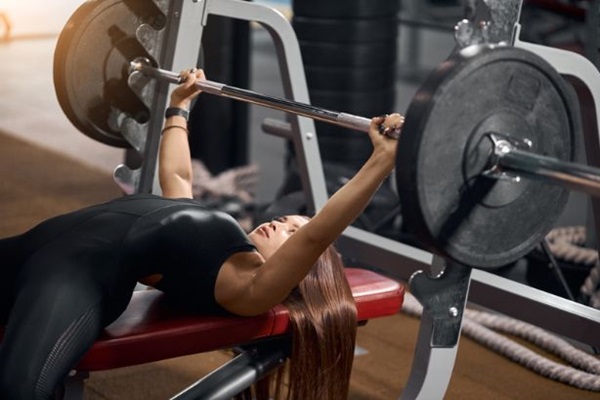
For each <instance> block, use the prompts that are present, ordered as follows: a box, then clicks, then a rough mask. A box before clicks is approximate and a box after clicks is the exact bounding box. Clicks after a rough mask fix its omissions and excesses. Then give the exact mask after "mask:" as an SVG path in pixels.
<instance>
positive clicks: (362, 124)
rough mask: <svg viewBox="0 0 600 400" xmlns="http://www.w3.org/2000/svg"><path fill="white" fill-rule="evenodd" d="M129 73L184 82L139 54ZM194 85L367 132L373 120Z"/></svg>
mask: <svg viewBox="0 0 600 400" xmlns="http://www.w3.org/2000/svg"><path fill="white" fill-rule="evenodd" d="M128 72H129V74H134V73H136V72H140V73H142V74H144V75H145V76H149V77H152V78H154V79H159V80H163V81H166V82H170V83H176V84H180V83H182V79H181V76H180V75H179V74H177V73H175V72H173V71H168V70H165V69H161V68H157V67H154V66H153V65H152V62H151V61H150V60H149V59H148V58H146V57H137V58H136V59H134V60H133V61H131V63H130V64H129V68H128ZM195 85H196V87H197V88H198V89H200V90H202V91H203V92H206V93H210V94H213V95H217V96H222V97H227V98H230V99H233V100H240V101H244V102H246V103H251V104H256V105H259V106H263V107H268V108H272V109H274V110H279V111H285V112H288V113H292V114H295V115H300V116H303V117H309V118H312V119H315V120H318V121H323V122H328V123H330V124H334V125H338V126H341V127H343V128H349V129H354V130H357V131H361V132H368V131H369V127H370V124H371V120H370V119H369V118H365V117H359V116H357V115H352V114H348V113H344V112H339V111H332V110H326V109H324V108H321V107H315V106H313V105H311V104H305V103H301V102H298V101H293V100H288V99H284V98H281V97H277V96H270V95H266V94H262V93H258V92H254V91H252V90H248V89H242V88H238V87H235V86H229V85H225V84H223V83H219V82H214V81H210V80H208V79H199V80H196V82H195ZM383 133H385V134H386V135H388V136H390V137H392V138H393V139H398V137H399V132H397V131H385V132H383Z"/></svg>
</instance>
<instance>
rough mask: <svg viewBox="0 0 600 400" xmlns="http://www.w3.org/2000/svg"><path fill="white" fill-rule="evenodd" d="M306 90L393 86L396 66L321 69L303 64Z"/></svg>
mask: <svg viewBox="0 0 600 400" xmlns="http://www.w3.org/2000/svg"><path fill="white" fill-rule="evenodd" d="M304 72H305V74H306V83H307V84H308V88H309V90H310V89H317V90H347V91H352V90H373V89H384V88H389V87H393V86H394V82H395V81H396V65H394V64H392V65H384V66H375V67H323V66H320V65H311V64H308V63H305V64H304Z"/></svg>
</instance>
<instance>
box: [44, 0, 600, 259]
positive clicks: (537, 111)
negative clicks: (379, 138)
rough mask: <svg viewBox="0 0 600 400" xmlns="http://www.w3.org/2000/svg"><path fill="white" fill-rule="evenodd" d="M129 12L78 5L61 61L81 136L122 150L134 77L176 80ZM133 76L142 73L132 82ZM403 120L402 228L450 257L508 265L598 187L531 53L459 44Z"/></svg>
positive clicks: (298, 107) (61, 78) (562, 105)
mask: <svg viewBox="0 0 600 400" xmlns="http://www.w3.org/2000/svg"><path fill="white" fill-rule="evenodd" d="M86 7H87V8H86ZM128 12H131V11H128V9H127V7H126V6H122V3H121V2H120V1H119V0H110V1H105V2H96V3H95V5H94V6H93V7H91V6H89V5H88V6H85V5H84V6H82V7H80V9H78V10H76V12H75V14H74V15H73V17H71V19H70V20H69V22H68V23H67V26H66V27H65V29H64V30H63V32H61V35H60V37H59V40H58V43H57V50H56V52H55V64H54V82H55V88H56V92H57V97H58V99H59V103H60V104H61V107H62V108H63V110H64V112H65V114H66V115H67V117H68V118H69V119H70V120H71V121H72V122H73V124H74V125H75V126H76V127H77V128H78V129H79V130H81V131H82V132H83V133H84V134H86V135H88V136H90V137H92V138H95V139H98V140H100V141H102V142H104V143H107V144H110V145H117V146H122V147H125V146H126V144H124V143H126V142H125V141H124V140H123V138H122V137H121V136H120V132H119V128H118V126H117V125H116V124H114V121H113V119H114V115H115V114H127V115H130V116H131V117H133V118H135V119H136V120H138V121H140V122H143V120H144V119H148V118H149V115H148V113H149V110H148V109H147V107H148V105H147V103H145V102H144V99H140V98H136V95H135V93H134V92H133V91H132V90H131V87H130V85H131V84H132V81H134V82H135V85H137V86H138V88H139V86H140V85H142V86H143V85H148V87H150V89H148V91H149V92H151V91H152V89H154V86H153V82H155V81H156V80H165V81H168V82H172V83H177V82H179V75H178V74H176V73H174V72H171V71H167V70H163V69H160V68H158V66H157V65H156V63H155V62H154V61H153V60H152V59H151V57H149V54H148V53H147V52H146V51H145V50H144V49H143V48H142V46H140V45H139V44H136V39H135V35H134V34H132V33H131V32H135V29H134V28H135V27H131V26H130V25H135V24H139V23H140V22H139V21H135V20H133V22H132V18H130V17H128V16H127V13H128ZM122 24H124V26H121V25H122ZM138 75H141V76H142V77H143V78H144V79H145V81H144V80H141V81H140V79H133V78H134V77H135V76H138ZM140 82H141V83H140ZM390 84H393V82H390ZM197 85H199V87H200V88H201V89H202V90H203V91H205V92H207V93H211V94H214V95H218V96H226V97H231V98H234V99H237V100H241V101H245V102H250V103H254V104H258V105H262V106H266V107H270V108H276V109H279V110H282V111H286V112H289V113H292V114H296V115H303V116H307V117H310V118H313V119H318V120H321V121H325V122H329V123H332V124H337V125H341V126H344V127H347V128H351V129H355V130H360V131H368V128H369V125H370V118H364V117H359V116H354V115H350V114H345V113H339V112H334V111H329V110H324V109H321V108H318V107H314V106H312V105H309V104H302V103H298V102H294V101H291V100H287V99H281V98H277V97H272V96H267V95H263V94H260V93H256V92H252V91H249V90H245V89H240V88H234V87H231V86H227V85H224V84H221V83H217V82H212V81H198V82H197ZM138 92H139V91H138ZM405 117H406V123H405V125H404V128H403V131H402V134H401V136H400V138H399V141H398V152H397V160H396V183H397V188H398V194H399V198H400V202H401V207H402V215H403V218H404V224H405V225H406V227H407V229H408V230H410V231H411V232H413V233H414V234H415V236H416V237H417V239H419V240H420V242H421V243H422V244H423V246H424V247H425V248H426V249H427V250H429V251H431V252H433V253H436V254H439V255H441V256H443V257H446V258H449V259H452V260H454V261H456V262H459V263H462V264H465V265H469V266H474V267H479V268H494V267H498V266H501V265H506V264H508V263H510V262H513V261H515V260H517V259H518V258H520V257H522V256H523V255H525V254H526V253H528V252H529V251H531V250H532V249H533V248H534V247H535V246H537V245H538V244H539V242H540V241H541V240H542V239H543V237H544V236H545V234H546V233H547V232H548V231H549V230H550V229H552V227H553V226H554V224H555V223H556V220H557V219H558V217H559V216H560V214H561V213H562V211H563V210H564V207H565V205H566V202H567V199H568V193H569V192H568V188H570V189H576V190H582V191H584V192H587V193H590V194H592V195H594V196H598V195H599V194H600V178H599V177H600V170H598V169H594V168H590V167H588V166H585V165H579V164H576V163H574V162H572V161H573V160H574V159H575V155H576V153H577V152H576V148H577V146H576V144H577V140H578V139H577V138H578V136H579V135H580V121H579V118H580V115H579V110H578V107H577V101H576V98H575V95H574V92H573V90H572V88H571V87H570V86H569V85H568V84H567V83H566V82H565V81H564V80H563V79H562V77H561V76H560V75H559V74H558V72H557V71H556V70H554V68H552V66H550V64H548V63H547V62H546V61H545V60H543V59H542V58H541V57H539V56H537V55H535V54H534V53H531V52H529V51H526V50H523V49H518V48H514V47H510V46H500V45H474V46H470V47H467V48H465V49H462V50H461V51H458V52H455V53H454V54H452V55H451V56H450V57H449V58H448V59H447V60H445V61H444V62H442V63H441V64H440V65H439V66H438V68H436V69H435V70H434V71H433V72H432V73H431V75H430V76H429V77H428V79H427V80H426V81H425V83H424V84H423V85H422V86H421V87H420V89H419V90H418V91H417V93H416V95H415V96H414V98H413V100H412V102H411V104H410V106H409V108H408V110H407V112H406V115H405ZM549 183H551V184H549Z"/></svg>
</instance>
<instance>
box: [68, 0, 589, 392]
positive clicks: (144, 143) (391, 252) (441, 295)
mask: <svg viewBox="0 0 600 400" xmlns="http://www.w3.org/2000/svg"><path fill="white" fill-rule="evenodd" d="M153 1H154V2H155V3H156V5H157V7H159V8H160V9H161V10H162V11H163V12H164V14H165V15H166V16H167V19H168V24H167V27H166V28H165V29H164V30H163V31H160V32H157V31H154V30H152V29H151V28H148V27H146V26H141V27H140V29H139V31H138V39H139V41H140V43H141V44H142V45H143V46H144V47H145V48H146V50H147V51H148V52H149V53H150V54H152V55H153V56H154V58H155V59H156V60H157V61H158V62H159V65H161V66H163V67H164V68H167V69H171V70H176V71H177V70H182V69H184V68H189V67H190V66H193V65H196V63H197V60H198V55H199V51H200V44H201V38H202V31H203V28H204V26H205V25H206V23H207V19H208V16H209V15H218V16H222V17H228V18H234V19H239V20H244V21H252V22H255V23H258V24H260V25H261V26H263V27H264V28H265V29H267V31H269V33H270V34H271V37H272V38H273V41H274V44H275V48H276V51H277V57H278V60H279V65H280V69H281V76H282V84H283V89H284V94H285V97H286V98H289V99H294V100H296V101H299V102H303V103H309V96H308V89H307V85H306V80H305V74H304V69H303V64H302V58H301V54H300V49H299V44H298V40H297V38H296V35H295V33H294V31H293V29H292V27H291V25H290V24H289V22H288V21H287V19H285V17H284V16H283V15H281V14H280V13H279V12H277V11H275V10H273V9H271V8H269V7H266V6H262V5H259V4H255V3H251V2H245V1H240V0H173V1H171V2H169V1H168V0H153ZM478 3H479V7H485V8H487V9H488V10H489V11H490V14H487V15H492V21H488V22H490V27H492V28H493V29H492V31H491V32H492V33H493V35H492V36H494V37H492V40H496V41H497V42H499V41H504V42H507V43H511V44H512V45H514V46H516V47H522V48H525V49H528V50H530V51H532V52H534V53H536V54H538V55H540V56H542V57H543V58H545V59H546V60H547V61H548V62H550V64H552V65H553V66H554V67H555V68H556V69H557V70H558V71H559V72H560V73H562V74H564V75H566V76H567V78H568V79H569V80H570V81H571V82H572V83H573V84H574V87H575V88H576V91H577V94H578V95H579V98H580V100H581V103H582V104H581V106H582V107H581V109H582V119H583V120H584V121H588V122H589V123H588V124H585V132H584V134H585V138H584V139H585V143H586V148H587V150H588V160H589V162H590V163H591V164H593V165H595V166H600V160H599V159H598V156H597V154H598V150H600V148H599V146H598V140H599V134H598V132H599V122H598V120H597V115H599V111H600V74H598V71H597V70H596V68H595V67H594V66H593V64H591V63H590V62H589V61H588V60H586V59H585V58H583V57H581V56H578V55H576V54H574V53H570V52H566V51H562V50H558V49H550V48H547V47H543V46H538V45H534V44H530V43H525V42H521V41H520V40H519V39H518V33H519V23H518V21H519V15H520V10H521V5H522V1H521V0H510V1H508V0H507V1H486V4H483V1H481V0H480V1H479V2H478ZM506 11H508V12H507V13H505V12H506ZM500 15H501V17H500ZM476 33H477V32H476ZM467 39H469V38H467ZM470 40H471V41H476V40H480V38H479V37H476V36H472V37H471V38H470ZM574 65H575V66H576V67H574ZM130 86H131V87H132V89H134V90H135V89H136V82H135V80H132V81H131V82H130ZM149 87H150V89H151V90H153V92H152V93H153V96H152V99H151V102H150V103H151V104H148V106H149V108H150V109H151V110H153V112H152V115H151V118H150V121H149V122H148V123H147V124H144V125H142V124H137V123H136V122H135V121H132V120H131V119H127V118H126V119H125V120H124V121H123V122H122V125H121V127H122V133H123V137H124V138H126V139H127V140H128V141H129V142H130V144H131V146H132V147H133V148H134V149H136V150H137V151H139V152H140V153H141V154H142V156H143V157H142V158H143V160H144V162H143V164H142V166H141V168H140V169H138V170H130V169H129V168H128V167H125V166H119V167H118V168H117V169H116V170H115V180H116V181H117V182H118V183H119V184H120V185H121V186H123V187H127V188H134V191H136V192H150V191H156V187H157V185H156V184H155V175H156V174H155V169H156V161H157V152H158V144H159V140H160V135H159V132H160V128H161V125H162V115H163V112H164V110H165V108H166V104H167V96H168V87H167V85H166V84H164V83H161V82H154V83H152V84H151V85H149ZM140 90H145V89H144V88H142V89H140ZM263 128H264V129H265V131H277V132H279V134H280V135H282V136H286V137H289V138H290V139H291V140H292V141H293V143H294V146H295V148H296V154H297V160H298V164H299V170H300V174H301V178H302V183H303V187H304V191H305V193H306V197H307V201H308V206H309V208H311V209H314V210H318V209H320V208H321V207H322V206H323V204H324V203H325V201H326V200H327V197H328V195H327V190H326V186H325V178H324V174H323V168H322V163H321V158H320V154H319V149H318V143H317V139H316V132H315V127H314V122H313V121H312V120H310V119H307V118H303V117H298V116H293V115H291V116H290V122H289V124H288V123H283V124H281V123H278V122H274V121H265V124H264V125H263ZM592 201H593V208H594V214H595V215H600V214H598V212H600V209H598V207H600V203H599V202H598V201H597V200H592ZM597 218H598V217H597ZM599 226H600V220H597V222H596V227H599ZM338 248H339V249H340V251H341V252H342V253H343V254H344V255H345V257H346V258H348V259H352V260H353V262H355V263H356V265H368V266H369V268H370V269H373V270H376V271H381V272H383V273H384V274H385V275H389V276H390V277H393V278H397V279H401V280H407V281H409V282H410V287H411V291H412V292H413V293H414V294H415V296H416V297H417V298H418V299H419V301H420V302H421V303H422V304H423V305H424V312H423V315H422V319H421V328H420V332H419V338H418V343H417V348H416V350H415V357H414V364H413V368H412V372H411V376H410V378H409V380H408V382H407V384H406V386H405V389H404V391H403V393H402V398H403V399H413V398H414V399H417V398H418V399H441V398H443V397H444V394H445V392H446V389H447V386H448V383H449V381H450V378H451V375H452V369H453V367H454V362H455V359H456V354H457V351H458V341H459V337H460V330H461V323H462V318H463V312H464V308H465V305H466V302H467V301H472V302H474V303H477V304H479V305H482V306H484V307H487V308H489V309H491V310H495V311H498V312H501V313H504V314H507V315H509V316H512V317H515V318H518V319H523V320H527V321H528V322H530V323H532V324H535V325H538V326H540V327H542V328H545V329H548V330H550V331H553V332H555V333H558V334H560V335H564V336H566V337H568V338H571V339H574V340H576V341H578V342H581V343H585V344H589V345H591V346H594V347H600V335H598V334H597V333H598V331H599V329H598V328H599V327H600V311H599V310H594V309H591V308H589V307H586V306H583V305H581V304H577V303H574V302H572V301H568V300H565V299H563V298H561V297H559V296H555V295H552V294H548V293H546V292H543V291H540V290H537V289H534V288H531V287H528V286H526V285H523V284H520V283H516V282H513V281H510V280H508V279H505V278H501V277H499V276H496V275H494V274H492V273H489V272H486V271H482V270H478V269H475V268H472V267H471V266H463V265H459V264H457V263H453V262H447V261H446V260H444V259H442V258H440V257H438V256H434V255H432V254H430V253H428V252H426V251H423V250H421V249H418V248H415V247H412V246H409V245H406V244H404V243H400V242H397V241H394V240H391V239H388V238H385V237H383V236H380V235H377V234H374V233H371V232H367V231H365V230H362V229H359V228H356V227H349V228H348V229H347V230H346V231H345V232H344V234H343V236H342V237H341V238H340V240H339V242H338ZM354 273H357V272H355V270H353V269H348V274H349V275H348V276H349V280H350V282H351V286H352V288H353V290H358V292H356V293H359V294H360V293H361V292H360V288H361V287H362V286H361V285H362V283H361V280H362V279H363V278H364V279H365V281H366V282H367V286H368V285H369V284H374V286H375V287H377V288H379V289H382V290H383V291H382V292H381V296H379V295H378V294H377V293H378V292H377V290H375V291H373V290H372V288H370V289H369V290H367V291H366V293H364V292H363V294H364V295H366V296H367V297H368V296H369V295H374V296H375V298H376V299H375V300H377V298H378V297H379V299H380V300H382V302H383V304H384V305H385V304H387V305H388V306H390V307H382V308H381V310H379V309H378V307H380V304H378V303H377V302H375V303H373V304H372V305H373V308H371V310H372V311H374V312H375V313H374V314H368V313H367V314H364V315H363V314H361V309H360V299H361V296H360V295H358V296H357V297H356V298H357V302H358V304H359V317H360V318H361V319H365V318H366V319H368V318H371V317H372V318H374V317H378V316H383V315H389V314H390V313H391V314H393V313H395V312H397V311H398V308H399V306H400V303H401V301H402V299H401V288H400V287H399V286H398V285H397V284H395V281H393V280H392V279H387V278H384V277H382V276H381V275H379V274H377V273H374V272H373V271H368V270H360V273H358V276H359V278H357V279H358V281H354V283H353V281H352V279H353V278H352V274H354ZM369 282H370V283H369ZM386 293H387V294H386ZM390 293H392V294H391V295H390ZM388 296H391V297H388ZM159 297H160V296H159V295H157V294H156V292H155V291H141V292H136V293H135V294H134V297H133V299H132V303H131V304H130V309H131V311H130V310H129V309H128V311H127V312H126V313H125V314H124V315H123V316H122V317H121V318H120V319H119V320H117V321H116V322H115V324H116V325H113V326H111V327H109V328H108V329H107V331H106V336H105V337H103V338H101V339H100V340H99V341H98V342H97V343H96V345H95V346H94V347H93V348H92V350H91V351H90V353H89V354H88V356H87V357H86V358H85V359H84V361H83V362H82V364H81V365H80V366H79V367H78V371H79V373H78V374H75V376H74V377H73V379H72V381H71V382H70V386H69V387H70V388H71V389H73V390H75V391H72V392H67V394H68V397H67V398H69V399H72V398H76V396H79V395H80V394H81V392H80V391H79V392H77V390H80V389H81V388H82V380H81V378H82V377H84V376H85V374H86V373H87V371H92V370H98V369H110V368H116V367H119V366H124V365H133V364H137V363H141V362H149V361H154V360H159V359H163V358H168V357H175V356H178V355H183V354H193V353H196V352H201V351H209V350H211V349H217V348H223V347H227V346H233V345H243V343H247V341H254V340H256V339H262V338H265V336H272V335H276V336H274V337H272V338H271V339H273V340H276V337H277V336H278V337H281V334H283V333H285V328H284V327H280V328H279V329H275V330H273V331H272V332H266V333H261V334H260V335H258V336H252V335H251V334H250V336H246V337H244V338H238V339H234V340H231V341H228V342H226V343H218V344H214V343H212V344H211V345H210V348H207V347H202V346H203V345H204V344H205V343H204V342H201V341H194V342H196V344H198V342H201V343H200V347H197V348H186V349H183V350H182V349H177V346H176V345H177V344H178V341H177V340H176V339H174V338H173V337H171V338H170V339H168V346H167V345H163V346H158V348H151V346H152V345H153V343H155V342H153V340H155V339H156V340H159V341H160V340H165V339H167V337H168V335H169V334H170V333H173V332H170V331H169V330H168V329H166V330H163V329H165V324H163V323H162V322H161V320H160V318H166V323H167V325H168V324H171V323H173V324H174V325H178V324H180V325H179V327H181V328H182V327H183V326H188V325H187V324H188V323H191V325H192V326H195V327H196V328H197V329H198V331H201V332H204V333H206V332H205V329H217V328H218V327H219V325H218V324H217V325H216V326H215V325H213V322H214V321H211V319H206V318H203V317H196V320H195V321H191V320H189V319H186V318H190V317H189V316H184V317H181V316H174V317H173V316H169V315H166V316H165V315H164V314H162V315H161V316H160V317H159V319H158V320H157V319H155V318H156V316H155V315H153V314H152V313H151V312H150V311H152V310H154V308H153V307H154V305H155V303H156V302H159V301H160V300H159ZM390 301H391V303H393V305H392V304H391V303H389V302H390ZM136 307H141V308H142V310H144V309H145V310H146V311H142V312H139V311H136ZM159 309H160V307H159ZM280 311H281V310H280V309H279V308H276V309H274V310H273V311H272V313H274V315H271V316H265V317H264V318H267V319H269V318H271V319H273V318H274V320H273V321H274V322H278V323H280V322H281V323H283V324H284V325H285V321H286V317H285V316H284V317H282V318H283V319H281V320H278V319H277V317H276V316H275V315H276V314H277V313H278V312H280ZM132 314H133V315H132ZM146 317H148V318H149V320H145V319H144V318H146ZM181 318H182V319H181ZM261 318H263V317H259V318H258V319H250V320H248V319H244V320H243V323H244V332H245V333H248V332H249V331H250V328H249V326H250V325H253V324H255V323H259V325H260V324H261V323H262V322H261V321H262V320H261ZM200 320H202V321H200ZM273 321H272V322H273ZM148 322H149V323H150V325H145V324H146V323H148ZM154 322H155V323H157V324H156V325H152V323H154ZM163 322H164V321H163ZM240 322H242V321H240V320H239V319H237V318H232V319H227V320H224V321H220V323H223V324H234V325H235V324H236V323H240ZM263 322H264V321H263ZM260 326H262V327H264V325H260ZM574 326H576V327H577V328H578V329H573V328H572V327H574ZM113 329H114V331H112V330H113ZM145 329H150V331H147V330H145ZM154 329H158V330H157V331H154ZM261 329H262V328H261ZM176 331H177V332H176V333H175V334H176V335H179V334H182V331H183V329H181V330H176ZM111 332H112V333H111ZM198 334H199V335H200V333H198ZM165 335H167V336H165ZM212 336H214V335H212ZM157 338H158V339H157ZM197 338H203V337H202V336H198V337H197ZM128 340H131V341H132V342H128ZM111 346H116V347H114V348H115V349H119V352H121V351H122V352H123V353H116V352H113V351H108V350H107V349H108V348H110V347H111ZM260 347H261V348H262V346H260ZM136 349H137V350H136ZM139 350H143V351H142V352H141V353H140V352H138V353H135V352H137V351H139ZM280 350H281V348H277V346H276V349H269V350H268V351H267V353H261V352H260V351H259V348H258V347H256V348H255V353H254V354H267V355H266V356H264V357H262V358H261V362H262V364H264V365H265V366H273V365H277V363H278V362H280V359H281V357H282V355H284V354H285V353H280ZM155 351H156V352H157V353H153V352H155ZM160 351H164V352H166V353H160ZM273 351H274V352H273ZM130 352H133V353H130ZM148 353H149V354H148ZM142 354H143V356H142ZM246 354H248V353H246ZM121 355H122V358H120V359H119V357H121ZM104 356H109V357H112V356H117V358H116V359H110V358H109V359H107V360H104V361H101V358H102V357H104ZM251 356H252V354H250V355H245V356H243V357H240V358H236V359H234V360H233V361H232V364H231V365H232V367H231V369H232V370H233V369H236V368H238V367H241V368H239V369H238V370H242V371H243V372H241V373H239V374H236V373H231V372H230V371H228V368H229V367H227V366H226V367H224V369H221V370H218V371H216V372H215V373H214V374H211V375H209V376H208V377H206V378H205V379H203V380H201V381H200V382H199V383H198V384H197V385H194V386H193V387H191V388H190V389H189V390H186V391H184V392H182V393H181V394H180V395H179V396H178V397H176V398H179V399H183V398H197V397H193V396H196V395H197V394H198V393H202V397H201V398H204V399H209V398H211V399H212V398H223V397H222V396H223V393H220V394H219V393H218V389H219V388H225V387H228V386H227V385H225V384H224V383H223V382H224V381H222V380H221V378H223V377H226V378H227V381H228V382H230V383H231V384H232V385H233V386H234V387H235V389H234V390H235V391H239V390H241V389H243V388H244V387H247V386H248V385H249V384H251V383H252V381H253V380H254V379H256V378H257V377H258V376H259V375H260V371H258V370H257V369H256V368H254V367H250V363H251V362H250V360H251V358H252V357H251ZM96 357H98V358H96ZM129 357H131V358H129ZM144 357H146V358H144ZM148 357H149V358H148ZM259 357H261V356H260V355H259ZM99 360H100V361H99ZM96 361H99V362H100V364H96V366H94V362H96ZM235 391H233V392H228V394H227V395H229V394H230V393H235ZM71 393H74V394H73V395H71ZM209 393H210V394H209ZM69 396H73V397H69ZM207 396H213V397H207Z"/></svg>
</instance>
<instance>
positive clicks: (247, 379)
mask: <svg viewBox="0 0 600 400" xmlns="http://www.w3.org/2000/svg"><path fill="white" fill-rule="evenodd" d="M289 342H290V339H289V338H288V337H283V338H277V339H274V340H269V341H268V342H266V343H261V344H260V345H256V346H253V347H249V348H248V349H244V350H243V351H242V352H241V353H240V354H239V355H237V356H236V357H235V358H234V359H232V360H231V361H229V362H227V363H226V364H224V365H222V366H221V367H220V368H218V369H216V370H215V371H213V372H211V373H210V374H208V375H206V376H205V377H204V378H202V379H201V380H199V381H198V382H196V383H195V384H193V385H192V386H189V387H188V388H187V389H185V390H184V391H182V392H180V393H179V394H177V395H176V396H175V397H172V398H171V400H193V399H202V400H218V399H228V398H231V397H233V396H234V395H236V394H238V393H240V392H242V391H243V390H244V389H247V388H248V387H250V386H251V385H252V384H253V383H254V382H256V381H258V380H260V379H261V378H263V377H264V376H266V375H267V374H268V373H269V372H271V371H273V370H274V369H275V368H277V367H279V366H281V365H282V364H283V363H284V362H285V360H286V359H287V357H288V356H289Z"/></svg>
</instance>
